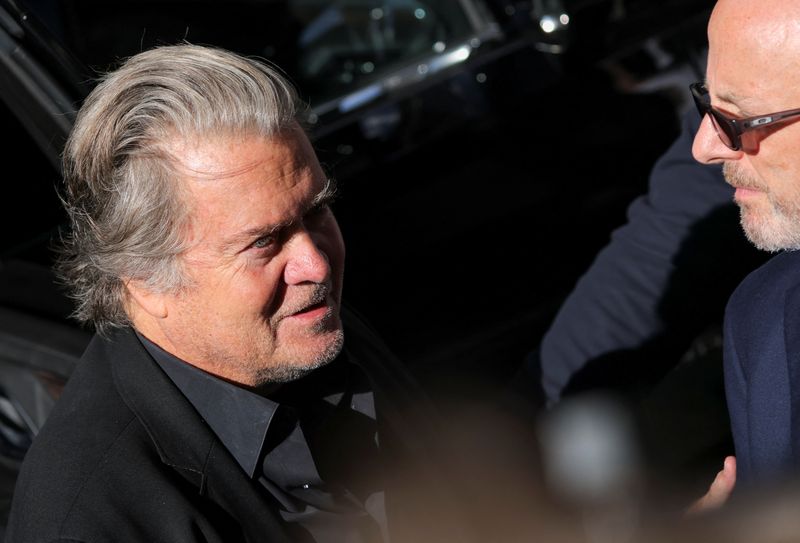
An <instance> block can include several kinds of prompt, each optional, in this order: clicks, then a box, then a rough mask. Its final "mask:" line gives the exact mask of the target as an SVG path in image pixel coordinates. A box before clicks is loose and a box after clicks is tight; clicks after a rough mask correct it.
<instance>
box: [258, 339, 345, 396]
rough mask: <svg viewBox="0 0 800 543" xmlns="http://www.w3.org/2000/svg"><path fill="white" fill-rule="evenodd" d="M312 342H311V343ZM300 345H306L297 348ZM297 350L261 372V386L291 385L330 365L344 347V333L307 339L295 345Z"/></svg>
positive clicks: (259, 377)
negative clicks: (290, 383)
mask: <svg viewBox="0 0 800 543" xmlns="http://www.w3.org/2000/svg"><path fill="white" fill-rule="evenodd" d="M310 340H311V341H310ZM314 340H315V341H314ZM299 343H304V344H305V345H303V346H302V347H300V348H297V347H298V346H299V345H298V344H299ZM295 346H296V348H295V349H293V353H292V354H291V355H288V356H287V357H286V359H285V360H283V361H282V362H278V363H276V364H274V365H272V366H270V367H268V368H263V369H262V370H261V371H260V372H259V376H258V381H259V382H260V383H261V385H269V384H280V383H289V382H291V381H296V380H297V379H300V378H302V377H305V376H306V375H308V374H309V373H311V372H312V371H314V370H316V369H318V368H321V367H323V366H325V365H327V364H330V363H331V362H333V361H334V360H336V357H337V356H339V353H340V352H341V351H342V347H343V346H344V332H343V331H342V330H341V329H336V330H332V331H329V332H326V333H324V334H319V335H315V337H313V338H305V339H304V340H298V341H297V342H296V343H295Z"/></svg>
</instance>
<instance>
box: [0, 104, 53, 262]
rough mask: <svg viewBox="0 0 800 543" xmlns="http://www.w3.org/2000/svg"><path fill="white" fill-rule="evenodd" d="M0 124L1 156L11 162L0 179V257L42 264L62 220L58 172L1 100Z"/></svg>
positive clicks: (47, 256)
mask: <svg viewBox="0 0 800 543" xmlns="http://www.w3.org/2000/svg"><path fill="white" fill-rule="evenodd" d="M0 126H2V127H3V130H4V131H5V134H6V137H5V138H4V140H3V156H4V157H6V159H7V162H8V163H9V164H13V165H15V166H12V167H9V168H6V173H5V180H4V183H3V185H4V187H3V192H4V195H3V200H2V202H3V205H2V207H3V209H2V212H0V258H3V259H4V258H9V257H14V258H21V257H24V258H25V259H27V260H32V261H35V262H39V263H42V264H45V263H47V262H49V259H50V255H49V252H48V251H49V246H50V241H51V239H52V237H53V235H54V234H55V233H56V229H57V227H58V225H59V224H61V223H62V222H64V220H65V213H64V211H63V208H62V206H61V204H60V202H59V199H58V195H57V192H56V188H57V186H58V184H59V182H60V172H59V171H58V170H57V169H56V168H55V167H54V165H53V164H52V161H50V160H49V159H48V157H46V156H45V155H44V153H43V152H42V151H41V149H40V148H39V146H38V145H37V144H36V142H34V140H33V138H32V137H31V136H30V134H29V132H28V130H27V129H26V127H25V126H23V124H22V123H21V122H20V121H19V120H18V118H17V116H15V115H13V114H12V113H11V110H10V109H9V108H8V106H7V105H6V104H5V103H4V102H3V101H2V100H0Z"/></svg>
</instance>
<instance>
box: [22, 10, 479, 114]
mask: <svg viewBox="0 0 800 543" xmlns="http://www.w3.org/2000/svg"><path fill="white" fill-rule="evenodd" d="M27 4H28V5H29V8H30V9H31V10H32V11H34V12H35V13H36V15H37V16H38V17H39V19H41V20H42V21H43V22H44V23H45V24H46V25H47V26H48V27H49V29H50V31H51V32H52V33H54V34H55V35H56V36H58V37H59V38H60V39H61V40H62V41H63V42H64V44H65V45H66V46H67V47H68V48H69V49H71V50H72V52H73V53H74V54H75V55H77V56H78V57H79V58H80V59H82V60H83V61H84V62H85V63H86V64H87V65H88V66H90V67H91V68H92V69H94V70H96V71H98V72H104V71H106V70H108V69H109V68H112V67H113V65H114V64H115V62H117V61H118V60H119V59H120V58H124V57H127V56H130V55H132V54H134V53H136V52H138V51H140V50H143V49H147V48H149V47H152V46H155V45H159V44H168V43H176V42H178V41H180V40H183V39H185V40H187V41H189V42H192V43H197V44H213V45H218V46H221V47H225V48H228V49H231V50H234V51H237V52H240V53H244V54H248V55H256V56H260V57H265V58H267V59H269V60H272V61H274V62H275V63H276V64H278V66H280V67H281V68H283V69H284V70H285V71H287V72H288V74H289V76H290V77H291V78H292V79H293V80H294V81H295V83H296V84H297V85H298V87H299V89H300V90H301V91H302V92H303V93H304V96H305V97H306V98H307V99H308V100H309V101H310V102H311V103H312V105H313V104H315V103H320V102H323V101H326V100H330V99H332V98H335V97H336V96H339V95H342V94H345V93H348V92H351V91H352V90H354V89H356V88H358V87H359V86H362V85H364V84H366V83H368V82H369V81H371V80H374V79H375V78H380V77H382V76H385V75H386V74H387V73H388V72H391V71H392V70H394V69H396V68H397V67H399V66H402V65H405V64H408V63H410V62H413V61H414V60H415V59H419V58H422V57H424V56H426V55H431V54H438V53H441V52H443V51H445V50H446V49H447V48H448V47H450V46H451V45H452V44H454V43H457V42H458V41H460V40H464V39H467V38H469V37H470V36H473V35H475V33H476V31H477V30H479V28H478V27H479V26H480V25H481V24H482V23H483V22H485V18H481V17H478V16H477V15H476V14H477V13H479V11H480V9H479V8H480V6H481V3H480V2H478V1H475V0H335V1H330V0H285V1H274V0H261V1H258V0H248V1H243V0H238V1H235V2H234V1H231V2H220V1H209V0H205V1H204V0H199V1H198V0H192V1H188V0H169V1H154V0H136V1H124V2H123V1H114V2H108V1H106V0H29V2H27ZM480 13H482V14H485V13H486V11H485V10H483V11H480Z"/></svg>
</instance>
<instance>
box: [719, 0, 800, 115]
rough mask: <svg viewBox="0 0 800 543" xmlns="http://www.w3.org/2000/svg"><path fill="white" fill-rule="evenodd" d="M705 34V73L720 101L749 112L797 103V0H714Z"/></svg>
mask: <svg viewBox="0 0 800 543" xmlns="http://www.w3.org/2000/svg"><path fill="white" fill-rule="evenodd" d="M708 39H709V59H708V72H707V79H708V83H709V90H712V92H713V93H714V98H715V100H714V101H715V102H716V103H718V104H719V105H720V107H722V108H724V109H728V110H729V111H730V112H731V113H733V114H735V115H737V116H750V115H757V114H760V113H762V112H771V111H777V110H780V109H789V108H794V107H797V104H798V103H800V85H799V84H800V1H796V0H758V1H754V0H719V1H718V2H717V4H716V6H715V7H714V11H713V13H712V15H711V20H710V23H709V27H708ZM790 90H791V92H787V91H790Z"/></svg>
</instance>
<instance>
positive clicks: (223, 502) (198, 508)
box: [6, 312, 459, 543]
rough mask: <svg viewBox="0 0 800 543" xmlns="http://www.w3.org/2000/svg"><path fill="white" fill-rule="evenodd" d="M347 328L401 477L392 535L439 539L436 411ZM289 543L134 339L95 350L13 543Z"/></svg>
mask: <svg viewBox="0 0 800 543" xmlns="http://www.w3.org/2000/svg"><path fill="white" fill-rule="evenodd" d="M343 317H344V320H345V329H346V338H347V339H346V344H345V349H347V350H348V355H349V356H350V358H351V360H354V361H355V362H356V363H359V364H360V365H361V366H362V367H363V368H364V370H365V372H366V373H367V375H368V376H369V378H370V381H371V384H372V386H373V391H374V393H375V401H376V409H377V412H378V425H379V436H380V439H381V449H382V451H384V454H385V457H386V458H385V459H386V465H387V466H391V471H389V472H388V473H389V474H390V475H391V476H393V477H395V479H394V480H392V479H391V477H390V478H389V482H388V483H387V485H388V487H387V511H388V514H389V523H390V530H392V529H395V530H396V531H397V538H396V539H398V540H403V541H405V540H408V541H411V540H415V539H417V538H416V536H415V535H414V534H413V532H414V531H417V530H421V531H422V533H424V534H426V535H431V536H433V535H434V534H435V533H436V532H435V530H434V531H433V532H431V531H430V530H431V528H432V527H431V526H427V525H426V524H425V523H424V522H420V517H419V516H418V515H416V513H415V509H414V506H413V502H414V501H415V500H414V496H415V495H417V496H426V497H429V498H432V499H434V500H436V501H434V502H433V503H447V502H449V500H450V498H449V497H445V494H446V493H447V491H446V488H447V487H446V485H444V484H441V483H440V482H439V481H440V475H441V472H440V471H439V470H438V468H436V467H435V462H431V460H432V459H433V458H435V457H436V456H437V453H436V452H434V451H433V449H432V448H429V447H427V445H426V442H428V439H429V438H432V437H433V436H434V435H435V431H434V430H433V429H432V426H431V413H430V412H429V409H430V407H429V405H428V404H427V403H426V401H425V399H424V397H423V396H422V394H421V393H420V391H419V390H418V389H417V387H416V385H415V384H414V382H413V381H412V380H411V379H410V378H409V376H408V375H407V374H406V372H405V370H404V369H403V368H402V366H401V364H400V363H399V362H398V361H397V360H396V359H394V358H393V357H392V355H391V354H390V353H389V352H388V351H387V350H386V348H385V347H384V346H383V345H382V344H381V342H380V341H379V340H378V339H377V337H376V336H375V335H374V334H373V333H372V332H371V330H370V329H369V328H368V327H367V326H366V325H364V324H363V322H362V321H361V320H360V319H358V318H357V317H355V316H354V315H353V314H352V313H350V312H345V313H344V315H343ZM431 443H432V441H431ZM432 447H433V448H435V446H432ZM399 481H403V482H406V483H408V484H403V485H397V483H398V482H399ZM411 481H415V483H414V484H411ZM417 481H425V485H426V486H425V487H424V488H422V487H419V486H417V484H416V482H417ZM440 491H441V493H440ZM419 501H420V500H418V499H417V500H416V502H419ZM402 515H404V516H402ZM423 516H424V515H423ZM440 528H441V526H440ZM406 530H410V531H411V532H407V531H406ZM447 530H448V531H449V528H447ZM450 535H451V536H454V535H455V534H450ZM394 539H395V538H394V537H393V540H394ZM455 539H459V538H458V537H457V536H456V537H455ZM288 540H289V539H288V535H287V534H286V532H285V530H284V528H283V527H282V524H281V519H280V517H279V515H278V513H277V506H276V504H275V503H273V501H272V499H271V498H270V496H269V495H268V494H267V493H265V492H263V490H262V489H260V488H259V485H258V483H254V482H253V481H251V480H250V479H249V478H248V477H247V475H246V474H245V473H244V472H243V471H242V469H241V468H240V467H239V465H238V464H237V463H236V461H235V460H234V458H233V457H232V456H231V455H230V454H229V453H228V451H227V450H226V449H225V448H224V447H223V446H222V444H221V443H220V441H219V440H218V439H217V437H216V436H215V435H214V433H213V432H212V431H211V429H210V428H209V427H208V426H207V425H206V424H205V423H204V422H203V421H202V419H201V418H200V417H199V416H198V415H197V413H196V411H195V410H194V408H193V407H192V406H191V404H190V403H189V402H188V401H187V400H186V399H185V398H184V396H183V395H182V394H181V393H180V392H179V391H178V389H177V388H176V387H175V386H174V385H173V383H172V382H171V381H170V380H169V378H168V377H167V376H166V375H165V374H164V373H163V372H162V371H161V369H160V368H159V367H158V366H157V364H156V363H155V362H154V361H153V360H152V358H151V357H150V356H149V354H148V353H147V352H146V350H145V349H144V347H143V346H142V345H141V343H140V342H139V340H138V339H137V338H136V336H135V334H134V333H133V331H132V330H130V329H122V330H119V331H117V332H115V333H114V334H113V335H112V336H111V337H110V338H109V339H103V338H100V337H95V338H94V339H93V340H92V342H91V344H90V345H89V347H88V348H87V350H86V353H85V354H84V356H83V358H82V360H81V362H80V363H79V364H78V367H77V368H76V370H75V372H74V373H73V375H72V377H71V378H70V381H69V383H68V384H67V386H66V388H65V390H64V393H63V396H62V397H61V399H60V400H59V402H58V404H57V405H56V407H55V408H54V410H53V413H52V414H51V416H50V418H49V419H48V421H47V423H46V425H45V427H44V428H43V429H42V431H41V432H40V434H39V435H38V436H37V438H36V439H35V441H34V444H33V446H32V447H31V449H30V451H29V452H28V454H27V456H26V458H25V461H24V463H23V468H22V471H21V473H20V476H19V479H18V482H17V487H16V491H15V495H14V500H13V503H12V511H11V516H10V520H9V527H8V531H7V534H6V541H7V542H9V543H17V542H19V543H37V542H45V541H73V542H74V541H85V542H100V541H114V542H126V541H131V542H132V541H137V542H138V541H147V542H157V541H164V542H170V543H176V542H189V541H192V542H194V541H207V542H225V543H229V542H235V541H248V542H255V541H275V542H279V541H288Z"/></svg>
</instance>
